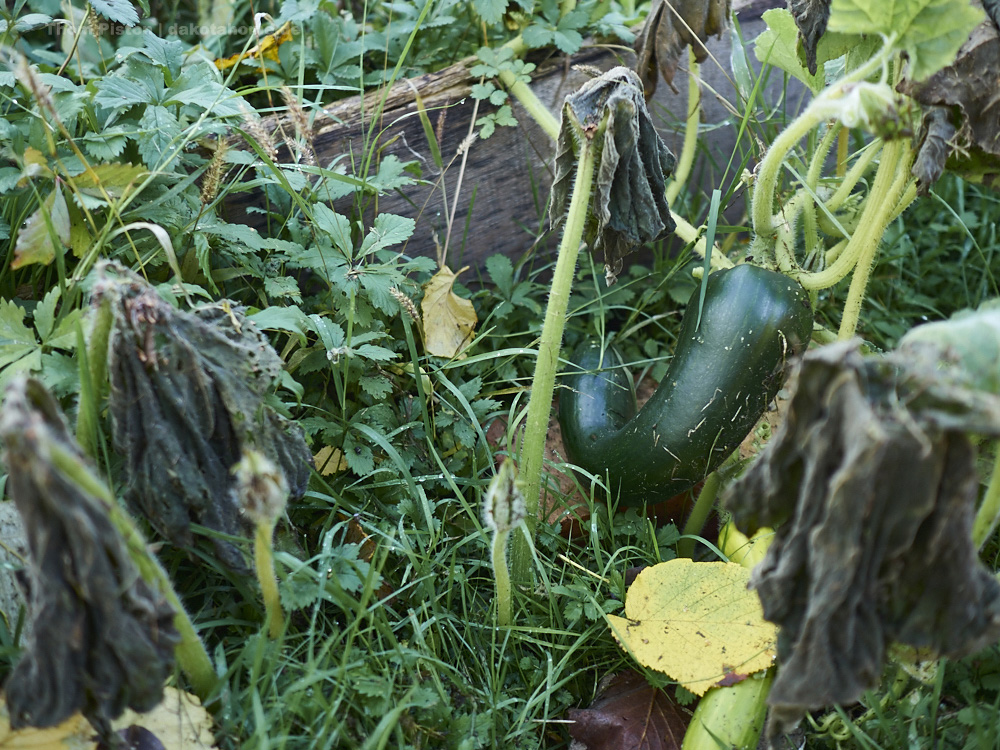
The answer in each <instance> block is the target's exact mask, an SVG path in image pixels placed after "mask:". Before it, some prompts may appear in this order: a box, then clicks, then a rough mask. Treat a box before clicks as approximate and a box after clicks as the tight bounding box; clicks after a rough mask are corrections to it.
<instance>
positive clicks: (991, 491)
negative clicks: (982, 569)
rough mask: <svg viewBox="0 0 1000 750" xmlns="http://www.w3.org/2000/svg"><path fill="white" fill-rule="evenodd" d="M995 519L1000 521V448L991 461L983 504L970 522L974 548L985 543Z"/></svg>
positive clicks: (994, 524)
mask: <svg viewBox="0 0 1000 750" xmlns="http://www.w3.org/2000/svg"><path fill="white" fill-rule="evenodd" d="M997 521H1000V450H997V457H996V458H995V459H994V461H993V474H992V475H991V476H990V483H989V485H988V486H987V487H986V495H985V496H984V497H983V504H982V505H980V506H979V510H978V511H976V520H975V521H973V523H972V542H973V544H975V545H976V549H982V546H983V545H984V544H986V541H987V540H988V539H989V538H990V536H991V535H992V534H993V530H994V529H996V527H997Z"/></svg>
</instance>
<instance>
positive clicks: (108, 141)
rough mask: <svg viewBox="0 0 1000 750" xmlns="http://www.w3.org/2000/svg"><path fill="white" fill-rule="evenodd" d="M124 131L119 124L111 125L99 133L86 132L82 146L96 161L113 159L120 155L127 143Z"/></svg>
mask: <svg viewBox="0 0 1000 750" xmlns="http://www.w3.org/2000/svg"><path fill="white" fill-rule="evenodd" d="M125 132H126V131H125V128H123V127H122V126H121V125H112V126H111V127H110V128H105V129H104V130H102V131H101V132H100V133H86V134H84V136H83V147H84V148H85V149H87V153H88V154H90V155H91V156H93V157H94V158H95V159H97V160H98V161H108V160H109V159H114V158H116V157H118V156H121V153H122V151H124V150H125V146H126V145H127V144H128V138H127V137H126V135H125Z"/></svg>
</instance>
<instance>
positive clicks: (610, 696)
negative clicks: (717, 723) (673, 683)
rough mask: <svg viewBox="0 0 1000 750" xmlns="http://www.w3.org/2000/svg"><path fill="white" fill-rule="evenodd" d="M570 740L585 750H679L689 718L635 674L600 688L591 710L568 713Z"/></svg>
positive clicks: (662, 694)
mask: <svg viewBox="0 0 1000 750" xmlns="http://www.w3.org/2000/svg"><path fill="white" fill-rule="evenodd" d="M569 718H570V720H571V721H573V724H571V725H570V729H569V734H570V736H571V737H572V738H573V739H574V740H576V741H577V742H580V743H582V744H583V746H584V747H586V748H587V750H680V747H681V742H682V741H683V739H684V733H685V732H686V731H687V725H688V721H690V716H689V714H688V713H687V712H686V711H685V710H684V709H682V708H681V707H680V706H678V705H677V704H676V703H674V702H673V701H672V700H671V699H670V696H668V695H667V694H666V693H665V692H664V691H663V690H658V689H657V688H654V687H652V686H651V685H650V684H649V683H648V682H646V678H645V677H643V676H642V675H641V674H639V673H638V672H622V673H621V674H617V675H615V676H614V677H612V678H611V680H610V681H609V682H608V683H607V684H606V685H603V686H602V688H601V691H600V694H599V695H598V697H597V700H595V701H594V703H593V705H591V706H590V708H584V709H570V712H569Z"/></svg>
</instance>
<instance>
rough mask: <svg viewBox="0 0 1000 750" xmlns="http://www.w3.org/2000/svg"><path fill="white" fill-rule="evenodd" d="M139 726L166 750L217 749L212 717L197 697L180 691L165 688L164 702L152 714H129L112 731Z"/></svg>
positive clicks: (149, 712) (126, 713) (117, 721)
mask: <svg viewBox="0 0 1000 750" xmlns="http://www.w3.org/2000/svg"><path fill="white" fill-rule="evenodd" d="M130 726H140V727H142V728H143V729H145V730H147V731H149V732H150V733H152V734H153V735H154V736H155V737H156V739H158V740H159V741H160V742H161V743H162V744H163V747H164V748H165V749H166V750H210V749H211V748H214V747H215V738H214V737H213V736H212V717H211V715H210V714H209V713H208V711H206V710H205V708H204V707H203V706H202V705H201V701H200V700H198V698H197V696H194V695H191V694H190V693H185V692H183V691H181V690H178V689H177V688H173V687H165V688H163V700H162V701H160V705H158V706H157V707H156V708H154V709H153V710H152V711H147V712H145V713H141V714H137V713H135V712H134V711H131V710H129V711H126V712H125V713H124V714H123V715H122V716H121V717H120V718H119V719H117V720H116V721H115V722H114V723H113V724H112V727H113V728H114V729H116V730H122V729H125V728H127V727H130Z"/></svg>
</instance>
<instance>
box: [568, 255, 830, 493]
mask: <svg viewBox="0 0 1000 750" xmlns="http://www.w3.org/2000/svg"><path fill="white" fill-rule="evenodd" d="M811 332H812V308H811V307H810V305H809V300H808V297H807V295H806V293H805V291H804V290H803V289H802V287H801V286H799V284H798V283H796V282H795V281H793V280H792V279H790V278H788V277H787V276H784V275H783V274H779V273H775V272H773V271H768V270H765V269H763V268H758V267H757V266H752V265H741V266H736V267H735V268H732V269H728V270H724V271H716V272H715V273H713V274H712V275H711V276H709V279H708V288H707V290H706V293H705V304H704V307H703V309H702V314H701V323H700V325H699V323H698V300H697V296H695V297H693V298H692V300H691V302H689V304H688V308H687V310H686V312H685V314H684V318H683V320H682V321H681V330H680V334H679V336H678V342H677V349H676V351H675V352H674V357H673V359H672V360H671V362H670V368H669V369H668V370H667V374H666V376H665V377H664V379H663V381H662V382H661V383H660V387H659V388H658V389H657V391H656V393H655V394H653V396H652V398H650V399H649V401H648V402H647V403H646V405H645V406H644V407H643V408H642V410H641V411H639V412H638V413H636V408H635V391H634V389H633V387H632V384H631V383H632V381H631V378H630V376H629V374H628V372H627V371H626V370H625V368H624V366H623V365H622V363H621V359H620V357H617V355H616V354H614V353H613V352H611V362H610V365H611V369H607V367H608V362H607V361H603V362H602V360H607V359H608V354H609V353H608V352H605V353H604V354H603V355H602V352H601V350H600V347H599V346H597V345H595V344H590V345H584V346H583V347H582V348H581V349H580V350H578V351H577V353H576V354H575V355H574V357H573V362H574V363H575V364H576V366H577V367H576V369H575V370H574V371H573V372H571V373H569V374H568V375H567V376H565V377H564V380H563V384H564V385H565V388H564V389H563V390H562V391H561V395H560V397H559V422H560V425H561V426H562V437H563V443H564V444H565V447H566V454H567V457H568V458H569V459H570V461H572V462H573V463H575V464H576V465H577V466H579V467H580V468H581V469H584V470H585V471H588V472H590V473H592V474H596V475H598V476H602V477H606V478H607V480H608V482H609V484H608V486H609V488H610V490H611V493H612V496H617V498H618V500H619V502H620V503H622V504H624V505H641V504H643V503H647V502H648V503H653V502H658V501H659V500H663V499H665V498H668V497H672V496H673V495H676V494H678V493H680V492H684V491H685V490H688V489H690V488H691V487H693V486H694V485H696V484H697V483H698V482H700V481H701V480H702V479H704V478H705V477H706V476H707V475H708V474H710V473H711V472H712V471H714V470H715V469H716V468H717V467H718V466H719V464H721V463H722V462H723V461H724V460H725V459H726V457H727V456H728V455H729V454H730V453H732V451H733V450H734V449H735V448H736V447H737V446H738V445H739V444H740V442H741V441H742V440H743V439H744V438H745V437H746V436H747V434H748V433H749V432H750V430H752V429H753V427H754V425H755V424H756V423H757V420H759V419H760V417H761V415H762V414H763V413H764V410H765V409H766V408H767V405H768V404H769V403H770V402H771V400H772V399H773V398H774V397H775V395H776V394H777V392H778V389H779V387H780V386H781V374H782V370H783V365H784V363H785V360H786V359H787V358H788V357H790V356H792V355H793V354H795V353H797V352H799V351H800V350H801V349H802V348H804V346H805V345H806V344H807V343H808V341H809V336H810V334H811ZM602 367H603V368H604V369H602Z"/></svg>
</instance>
